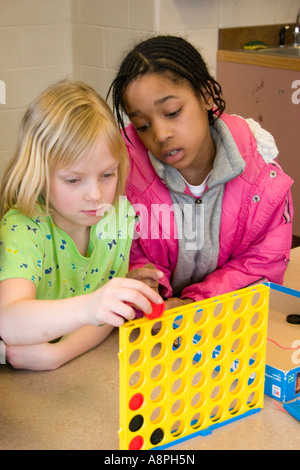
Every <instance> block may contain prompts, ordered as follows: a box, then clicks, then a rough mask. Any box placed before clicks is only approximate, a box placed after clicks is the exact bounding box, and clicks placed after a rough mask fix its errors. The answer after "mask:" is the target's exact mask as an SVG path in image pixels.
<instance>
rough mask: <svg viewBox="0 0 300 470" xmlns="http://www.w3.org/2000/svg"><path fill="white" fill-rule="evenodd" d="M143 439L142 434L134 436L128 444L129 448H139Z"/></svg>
mask: <svg viewBox="0 0 300 470" xmlns="http://www.w3.org/2000/svg"><path fill="white" fill-rule="evenodd" d="M143 444H144V439H143V438H142V436H136V437H134V438H133V439H132V441H131V442H130V444H129V450H140V449H141V448H142V447H143Z"/></svg>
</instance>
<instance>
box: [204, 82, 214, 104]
mask: <svg viewBox="0 0 300 470" xmlns="http://www.w3.org/2000/svg"><path fill="white" fill-rule="evenodd" d="M208 87H209V91H208V90H206V89H202V92H203V97H204V106H205V109H207V111H209V110H210V109H212V108H213V107H214V92H213V87H212V85H211V83H210V82H208Z"/></svg>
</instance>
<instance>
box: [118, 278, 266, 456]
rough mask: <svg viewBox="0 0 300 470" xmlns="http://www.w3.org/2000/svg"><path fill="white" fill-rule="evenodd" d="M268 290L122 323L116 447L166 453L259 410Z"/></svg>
mask: <svg viewBox="0 0 300 470" xmlns="http://www.w3.org/2000/svg"><path fill="white" fill-rule="evenodd" d="M268 302H269V287H267V286H265V285H263V284H260V285H257V286H252V287H247V288H245V289H241V290H239V291H235V292H231V293H229V294H225V295H221V296H218V297H215V298H211V299H207V300H203V301H201V302H196V303H192V304H189V305H185V306H182V307H180V308H175V309H172V310H167V311H165V312H164V313H163V315H162V316H161V317H160V318H156V319H155V318H154V319H152V320H151V319H150V320H149V319H148V318H146V317H143V318H139V319H137V320H133V321H130V322H127V323H125V324H123V325H122V327H121V328H120V332H119V340H120V352H119V363H120V429H119V438H120V448H121V449H122V450H125V449H127V450H144V449H154V448H157V449H165V448H167V447H170V446H172V445H175V444H178V443H179V442H182V441H183V440H186V439H189V438H192V437H195V436H199V435H206V434H209V433H211V432H212V431H213V430H214V429H215V428H217V427H219V426H223V425H225V424H227V423H229V422H231V421H233V420H236V419H240V418H244V417H246V416H248V415H250V414H253V413H256V412H258V411H260V410H261V408H262V407H263V398H264V374H265V352H266V342H267V317H268Z"/></svg>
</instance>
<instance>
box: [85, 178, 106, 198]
mask: <svg viewBox="0 0 300 470" xmlns="http://www.w3.org/2000/svg"><path fill="white" fill-rule="evenodd" d="M101 195H102V192H101V185H100V183H98V182H95V183H90V184H89V187H88V191H87V192H86V198H87V199H88V200H91V201H99V200H100V199H101Z"/></svg>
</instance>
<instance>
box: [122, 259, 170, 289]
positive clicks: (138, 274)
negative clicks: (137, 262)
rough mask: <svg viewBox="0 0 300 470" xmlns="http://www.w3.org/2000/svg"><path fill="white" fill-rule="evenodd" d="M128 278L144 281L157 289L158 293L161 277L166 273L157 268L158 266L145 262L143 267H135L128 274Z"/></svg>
mask: <svg viewBox="0 0 300 470" xmlns="http://www.w3.org/2000/svg"><path fill="white" fill-rule="evenodd" d="M126 277H127V278H128V279H137V280H139V281H142V282H144V283H145V284H147V286H149V287H151V289H153V290H155V292H157V293H158V286H159V282H158V281H159V279H161V278H162V277H164V273H163V272H162V271H159V270H158V269H156V267H155V266H154V265H153V264H151V263H148V264H145V266H143V267H142V268H137V269H133V270H132V271H129V272H128V273H127V274H126Z"/></svg>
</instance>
